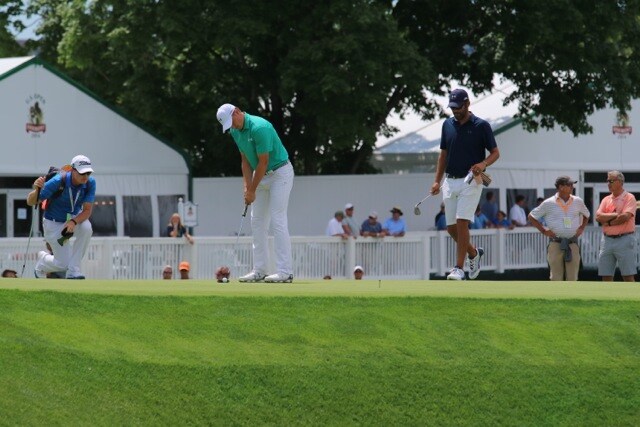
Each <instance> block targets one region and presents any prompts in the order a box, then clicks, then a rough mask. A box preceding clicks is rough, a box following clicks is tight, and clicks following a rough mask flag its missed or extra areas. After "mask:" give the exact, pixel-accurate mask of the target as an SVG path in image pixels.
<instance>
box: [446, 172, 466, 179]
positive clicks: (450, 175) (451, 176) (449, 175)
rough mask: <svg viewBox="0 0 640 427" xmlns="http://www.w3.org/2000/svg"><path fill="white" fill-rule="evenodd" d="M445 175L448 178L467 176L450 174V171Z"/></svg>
mask: <svg viewBox="0 0 640 427" xmlns="http://www.w3.org/2000/svg"><path fill="white" fill-rule="evenodd" d="M444 175H445V176H446V177H447V178H451V179H462V178H464V177H465V176H466V175H463V176H456V175H453V174H450V173H445V174H444Z"/></svg>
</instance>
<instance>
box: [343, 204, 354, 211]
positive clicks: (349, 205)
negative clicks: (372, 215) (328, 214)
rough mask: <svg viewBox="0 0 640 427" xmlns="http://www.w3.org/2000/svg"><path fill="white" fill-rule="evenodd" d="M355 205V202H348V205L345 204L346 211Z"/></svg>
mask: <svg viewBox="0 0 640 427" xmlns="http://www.w3.org/2000/svg"><path fill="white" fill-rule="evenodd" d="M352 207H353V203H347V204H346V205H344V210H345V211H346V210H347V209H351V208H352Z"/></svg>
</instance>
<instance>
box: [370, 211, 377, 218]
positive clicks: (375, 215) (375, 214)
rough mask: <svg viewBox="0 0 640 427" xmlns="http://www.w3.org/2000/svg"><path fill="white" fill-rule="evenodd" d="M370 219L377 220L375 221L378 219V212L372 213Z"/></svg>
mask: <svg viewBox="0 0 640 427" xmlns="http://www.w3.org/2000/svg"><path fill="white" fill-rule="evenodd" d="M369 218H375V219H378V212H376V211H371V213H370V214H369Z"/></svg>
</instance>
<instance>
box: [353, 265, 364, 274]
mask: <svg viewBox="0 0 640 427" xmlns="http://www.w3.org/2000/svg"><path fill="white" fill-rule="evenodd" d="M358 270H360V271H362V272H363V273H364V269H363V268H362V266H360V265H356V266H355V267H354V269H353V272H354V273H355V272H356V271H358Z"/></svg>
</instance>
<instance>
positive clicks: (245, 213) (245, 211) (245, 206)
mask: <svg viewBox="0 0 640 427" xmlns="http://www.w3.org/2000/svg"><path fill="white" fill-rule="evenodd" d="M247 209H249V205H244V212H242V216H247Z"/></svg>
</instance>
